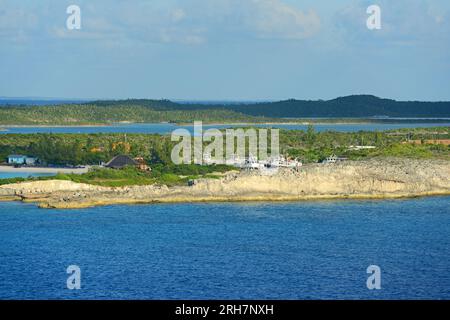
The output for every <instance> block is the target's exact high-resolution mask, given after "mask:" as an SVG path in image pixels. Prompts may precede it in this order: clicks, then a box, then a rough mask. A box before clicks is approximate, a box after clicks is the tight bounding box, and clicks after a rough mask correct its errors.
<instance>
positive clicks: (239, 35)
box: [0, 0, 450, 101]
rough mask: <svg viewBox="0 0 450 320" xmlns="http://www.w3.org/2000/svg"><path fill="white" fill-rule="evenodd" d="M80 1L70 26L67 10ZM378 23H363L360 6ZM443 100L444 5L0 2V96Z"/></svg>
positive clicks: (447, 13) (448, 48) (350, 0)
mask: <svg viewBox="0 0 450 320" xmlns="http://www.w3.org/2000/svg"><path fill="white" fill-rule="evenodd" d="M71 4H76V5H78V6H79V7H80V8H81V14H82V17H81V18H82V28H81V30H72V31H70V30H67V28H66V19H67V17H68V15H67V14H66V8H67V7H68V6H69V5H71ZM371 4H377V5H379V6H380V7H381V10H382V29H381V30H376V31H370V30H368V29H367V27H366V19H367V17H368V15H367V13H366V8H367V7H368V6H369V5H371ZM360 93H367V94H375V95H378V96H382V97H387V98H394V99H401V100H433V101H436V100H450V1H448V0H395V1H394V0H376V1H375V0H373V1H366V0H334V1H317V0H316V1H312V0H147V1H145V0H126V1H125V0H116V1H114V0H86V1H84V0H70V1H65V0H39V1H35V0H0V96H9V97H24V96H28V97H58V98H88V99H91V98H157V99H159V98H168V99H193V100H264V99H287V98H298V99H330V98H335V97H337V96H343V95H348V94H360Z"/></svg>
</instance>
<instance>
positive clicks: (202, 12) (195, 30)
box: [0, 0, 320, 45]
mask: <svg viewBox="0 0 450 320" xmlns="http://www.w3.org/2000/svg"><path fill="white" fill-rule="evenodd" d="M0 3H2V7H3V3H4V2H3V1H2V0H0ZM7 4H8V5H7V6H6V5H5V9H0V37H2V38H5V37H8V36H13V35H14V36H15V37H18V36H19V35H22V36H23V37H26V36H29V37H34V38H42V39H45V38H48V39H50V40H51V39H55V38H57V39H61V38H70V39H85V40H95V41H101V40H102V39H104V40H105V41H111V39H113V40H116V41H119V40H120V39H125V40H127V41H142V42H162V43H181V44H188V45H198V44H202V43H205V42H208V41H216V42H220V41H227V40H228V39H245V40H248V39H267V38H269V39H282V40H300V39H305V38H308V37H311V36H313V35H314V34H316V33H317V32H318V30H319V29H320V18H319V16H318V15H317V14H316V13H315V12H314V11H312V10H308V11H306V10H303V8H302V9H300V8H298V7H296V6H293V5H289V4H287V3H285V2H283V0H214V1H210V0H172V1H152V2H149V1H144V0H134V1H120V2H113V3H112V2H110V1H105V0H96V1H88V2H86V1H82V0H80V2H79V6H80V8H81V12H82V22H81V23H82V28H81V30H77V31H69V30H67V29H65V19H66V17H67V15H66V12H65V7H64V5H61V3H58V2H55V1H51V0H47V1H45V2H44V1H43V4H45V5H40V4H39V5H35V4H33V5H32V6H30V5H25V4H23V3H20V2H14V3H12V2H8V3H7ZM6 8H7V9H6ZM49 9H50V10H49ZM38 20H39V21H41V22H42V24H41V25H39V28H38V27H37V21H38Z"/></svg>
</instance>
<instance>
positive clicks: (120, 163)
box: [105, 155, 138, 169]
mask: <svg viewBox="0 0 450 320" xmlns="http://www.w3.org/2000/svg"><path fill="white" fill-rule="evenodd" d="M137 165H138V163H137V162H136V161H134V160H133V159H132V158H130V157H129V156H126V155H119V156H116V157H114V158H112V159H111V160H110V161H109V162H108V163H107V164H106V165H105V167H106V168H111V169H123V168H125V167H127V166H133V167H136V166H137Z"/></svg>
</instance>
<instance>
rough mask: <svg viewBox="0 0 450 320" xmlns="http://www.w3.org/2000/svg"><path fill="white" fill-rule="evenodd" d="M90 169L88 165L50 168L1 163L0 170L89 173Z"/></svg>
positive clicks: (9, 171) (8, 171)
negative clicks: (17, 166)
mask: <svg viewBox="0 0 450 320" xmlns="http://www.w3.org/2000/svg"><path fill="white" fill-rule="evenodd" d="M88 171H89V167H88V166H86V167H84V168H48V167H19V168H15V167H11V166H2V165H0V172H7V173H55V174H57V173H75V174H82V173H87V172H88Z"/></svg>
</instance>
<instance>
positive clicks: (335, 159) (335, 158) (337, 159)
mask: <svg viewBox="0 0 450 320" xmlns="http://www.w3.org/2000/svg"><path fill="white" fill-rule="evenodd" d="M346 160H348V159H347V158H343V157H338V156H336V155H335V154H332V155H331V156H329V157H327V158H326V159H325V160H323V161H322V163H336V162H340V161H346Z"/></svg>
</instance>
